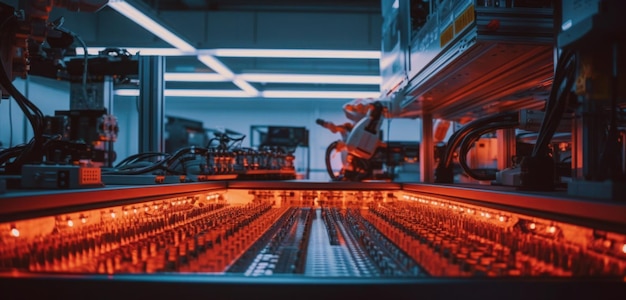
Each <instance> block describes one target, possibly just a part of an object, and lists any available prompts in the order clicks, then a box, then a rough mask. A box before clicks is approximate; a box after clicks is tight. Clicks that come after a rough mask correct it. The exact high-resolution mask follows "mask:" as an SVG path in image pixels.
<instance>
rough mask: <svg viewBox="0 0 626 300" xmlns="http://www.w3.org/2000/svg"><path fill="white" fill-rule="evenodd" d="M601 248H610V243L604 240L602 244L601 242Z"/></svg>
mask: <svg viewBox="0 0 626 300" xmlns="http://www.w3.org/2000/svg"><path fill="white" fill-rule="evenodd" d="M602 246H604V247H605V248H611V241H609V240H604V242H602Z"/></svg>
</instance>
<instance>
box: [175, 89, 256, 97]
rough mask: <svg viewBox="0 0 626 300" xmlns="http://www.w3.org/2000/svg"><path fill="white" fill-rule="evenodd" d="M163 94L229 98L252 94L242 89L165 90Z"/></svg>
mask: <svg viewBox="0 0 626 300" xmlns="http://www.w3.org/2000/svg"><path fill="white" fill-rule="evenodd" d="M163 95H165V96H166V97H207V98H210V97H228V98H246V97H250V95H249V94H248V93H247V92H245V91H240V90H165V91H164V92H163Z"/></svg>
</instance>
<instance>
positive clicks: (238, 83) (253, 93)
mask: <svg viewBox="0 0 626 300" xmlns="http://www.w3.org/2000/svg"><path fill="white" fill-rule="evenodd" d="M233 83H234V84H235V85H236V86H238V87H239V88H240V89H242V90H244V91H245V92H246V93H247V94H248V95H250V96H252V97H256V96H258V95H259V91H258V90H257V89H256V88H254V87H253V86H252V85H251V84H249V83H248V82H247V81H245V80H243V79H239V78H237V79H235V80H233Z"/></svg>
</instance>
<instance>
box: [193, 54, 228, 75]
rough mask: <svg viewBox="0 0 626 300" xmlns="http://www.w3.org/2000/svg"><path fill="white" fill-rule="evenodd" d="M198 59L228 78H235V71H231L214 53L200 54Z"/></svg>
mask: <svg viewBox="0 0 626 300" xmlns="http://www.w3.org/2000/svg"><path fill="white" fill-rule="evenodd" d="M198 60H199V61H201V62H202V63H203V64H205V65H206V66H207V67H209V68H211V69H212V70H213V71H215V72H216V73H219V74H220V75H222V76H224V77H225V78H226V79H228V80H231V79H233V78H235V73H233V71H231V70H230V69H229V68H228V67H227V66H226V65H225V64H224V63H222V62H221V61H220V60H219V59H217V58H215V57H214V56H213V55H209V54H202V55H198Z"/></svg>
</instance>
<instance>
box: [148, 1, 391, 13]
mask: <svg viewBox="0 0 626 300" xmlns="http://www.w3.org/2000/svg"><path fill="white" fill-rule="evenodd" d="M142 2H144V3H145V4H147V5H148V6H150V7H151V8H153V9H155V10H198V9H201V10H214V11H291V12H295V11H306V12H311V11H318V12H356V11H360V12H369V13H380V11H381V4H380V0H142Z"/></svg>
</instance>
